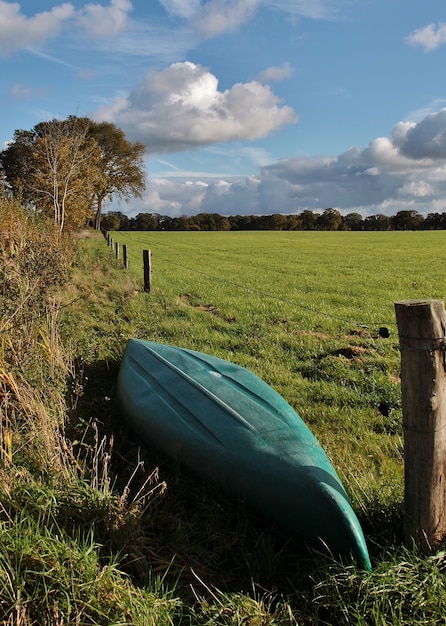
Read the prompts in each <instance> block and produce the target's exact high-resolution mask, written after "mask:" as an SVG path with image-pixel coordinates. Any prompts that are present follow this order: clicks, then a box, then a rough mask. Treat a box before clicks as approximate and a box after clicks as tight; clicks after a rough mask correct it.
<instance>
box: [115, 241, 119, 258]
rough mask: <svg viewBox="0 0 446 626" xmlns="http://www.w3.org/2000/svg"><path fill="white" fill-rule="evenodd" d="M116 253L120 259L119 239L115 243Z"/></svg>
mask: <svg viewBox="0 0 446 626" xmlns="http://www.w3.org/2000/svg"><path fill="white" fill-rule="evenodd" d="M115 255H116V258H117V259H118V260H119V242H118V241H117V242H116V243H115Z"/></svg>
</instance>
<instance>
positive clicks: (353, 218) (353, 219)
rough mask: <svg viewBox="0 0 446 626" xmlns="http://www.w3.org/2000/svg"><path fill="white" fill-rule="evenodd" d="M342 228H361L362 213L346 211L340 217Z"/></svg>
mask: <svg viewBox="0 0 446 626" xmlns="http://www.w3.org/2000/svg"><path fill="white" fill-rule="evenodd" d="M341 228H343V229H344V230H362V215H361V214H360V213H348V215H346V216H345V217H343V218H342V226H341Z"/></svg>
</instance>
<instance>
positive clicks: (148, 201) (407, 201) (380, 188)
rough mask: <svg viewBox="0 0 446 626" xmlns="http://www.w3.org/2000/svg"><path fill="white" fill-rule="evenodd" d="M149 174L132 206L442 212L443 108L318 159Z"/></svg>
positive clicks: (192, 210)
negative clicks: (205, 173)
mask: <svg viewBox="0 0 446 626" xmlns="http://www.w3.org/2000/svg"><path fill="white" fill-rule="evenodd" d="M178 174H179V173H178V172H176V176H175V178H171V179H168V178H163V179H156V178H155V179H154V180H151V183H150V187H151V190H150V197H147V198H144V199H143V200H142V201H141V204H140V205H139V206H138V209H137V210H136V209H135V210H136V212H139V211H144V210H145V211H154V210H155V209H154V208H153V207H157V209H156V210H158V211H159V212H164V213H165V214H171V215H194V214H196V213H199V212H218V213H220V214H222V215H234V214H266V213H300V212H302V211H303V210H305V209H309V210H311V211H316V212H318V211H323V210H324V209H325V208H327V207H333V208H337V209H338V210H340V211H341V212H342V213H344V214H346V213H349V212H360V213H362V214H363V215H372V214H377V213H385V214H388V215H393V214H395V213H396V212H397V211H399V210H406V209H409V208H410V209H414V210H417V211H419V212H420V213H422V214H427V213H429V212H434V211H438V212H444V211H446V203H445V200H444V198H445V197H446V109H442V110H440V111H438V112H437V113H435V114H429V115H427V116H426V117H425V118H424V119H422V120H420V121H419V122H412V121H406V122H399V123H398V124H396V125H395V127H394V128H393V130H392V132H391V134H390V137H378V138H376V139H374V140H372V141H371V142H370V143H369V144H368V145H367V146H366V147H365V148H358V147H352V148H350V149H349V150H346V151H345V152H343V153H342V154H339V155H336V156H327V157H319V158H306V157H294V158H290V159H283V160H281V161H278V162H276V163H270V164H267V165H264V166H263V167H261V168H260V172H259V174H258V175H257V176H249V177H226V178H224V177H222V176H219V177H215V178H209V177H207V178H206V179H205V180H204V179H201V180H200V178H199V177H198V176H197V178H195V179H192V178H191V176H190V175H189V176H188V177H187V178H184V179H181V177H180V176H179V175H178Z"/></svg>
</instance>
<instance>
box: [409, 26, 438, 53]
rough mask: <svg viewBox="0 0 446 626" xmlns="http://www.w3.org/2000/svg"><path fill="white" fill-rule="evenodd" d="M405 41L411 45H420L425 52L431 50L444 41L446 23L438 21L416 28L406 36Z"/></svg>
mask: <svg viewBox="0 0 446 626" xmlns="http://www.w3.org/2000/svg"><path fill="white" fill-rule="evenodd" d="M406 42H407V43H409V44H410V45H412V46H421V47H422V48H424V51H425V52H431V51H432V50H435V49H436V48H438V47H439V46H441V45H443V44H444V43H446V23H445V22H439V23H438V24H429V25H428V26H425V27H424V28H418V29H417V30H414V31H413V33H411V34H410V35H408V37H406Z"/></svg>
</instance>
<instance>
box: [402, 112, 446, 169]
mask: <svg viewBox="0 0 446 626" xmlns="http://www.w3.org/2000/svg"><path fill="white" fill-rule="evenodd" d="M399 149H400V152H401V154H403V155H404V156H406V157H409V158H411V159H446V108H445V109H441V111H438V112H437V113H430V114H429V115H426V117H425V118H424V119H422V120H421V121H420V122H418V123H417V124H414V125H412V126H408V127H407V132H406V135H405V137H404V141H401V142H400V145H399Z"/></svg>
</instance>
